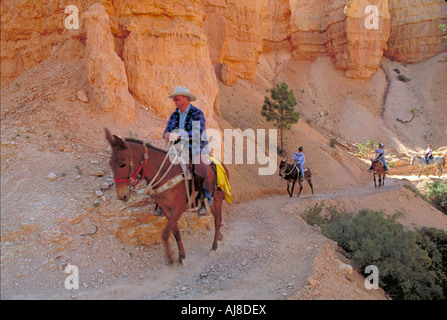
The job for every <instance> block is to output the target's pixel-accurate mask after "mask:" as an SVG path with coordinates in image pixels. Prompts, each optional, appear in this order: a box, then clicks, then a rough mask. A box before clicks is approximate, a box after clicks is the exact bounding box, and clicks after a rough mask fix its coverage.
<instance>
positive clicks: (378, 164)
mask: <svg viewBox="0 0 447 320" xmlns="http://www.w3.org/2000/svg"><path fill="white" fill-rule="evenodd" d="M371 168H372V172H373V177H374V186H375V187H376V188H377V183H376V174H377V175H378V176H379V188H380V187H381V186H384V185H385V175H386V171H385V165H384V164H383V162H382V160H380V159H377V160H373V159H371Z"/></svg>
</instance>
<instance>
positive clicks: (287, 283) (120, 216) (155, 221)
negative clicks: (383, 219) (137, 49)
mask: <svg viewBox="0 0 447 320" xmlns="http://www.w3.org/2000/svg"><path fill="white" fill-rule="evenodd" d="M262 59H266V62H264V61H263V60H262ZM262 59H261V63H260V75H259V78H258V80H257V81H256V82H253V83H249V82H243V81H240V83H238V84H237V85H235V86H233V87H225V86H222V85H221V86H220V102H221V107H220V113H221V117H219V116H216V120H217V122H218V123H219V126H220V128H221V130H222V129H224V128H230V129H235V128H240V129H242V130H245V129H247V128H255V129H258V128H271V124H269V123H266V122H265V121H264V120H263V119H262V118H261V117H260V116H259V112H260V106H261V105H262V101H263V97H264V96H265V94H266V87H265V85H264V84H263V83H269V81H270V80H268V78H269V67H268V63H267V62H268V57H263V58H262ZM435 59H436V58H435ZM328 62H329V60H328V59H326V58H324V59H319V60H318V61H317V62H315V63H313V64H310V63H301V64H299V63H296V70H298V71H292V70H291V69H287V68H286V70H285V71H283V72H282V73H281V74H282V75H283V77H284V79H285V80H288V81H290V82H291V83H293V85H292V86H291V87H293V88H294V90H295V92H301V93H302V94H301V95H300V97H299V100H300V105H299V106H298V107H299V108H300V110H301V112H302V118H301V119H300V122H299V123H298V124H297V125H295V126H294V127H293V129H292V131H291V132H289V133H288V134H287V136H286V138H285V141H286V149H287V151H288V154H287V156H286V157H290V156H291V154H292V153H293V152H294V149H296V148H297V147H298V146H299V145H304V147H305V152H306V156H307V159H308V163H309V166H310V167H311V168H312V170H313V172H314V178H313V182H314V186H315V195H313V196H312V195H310V191H309V189H308V187H307V185H304V189H303V193H302V196H301V197H300V198H296V197H294V198H289V197H288V196H287V195H286V190H285V182H284V181H283V180H282V179H281V178H280V177H279V176H278V174H277V172H276V173H275V174H273V175H270V176H259V175H258V169H259V167H261V166H260V165H236V164H230V165H229V168H230V178H231V184H232V191H233V196H234V203H233V204H232V205H227V204H226V205H225V206H224V226H223V234H224V240H223V242H221V243H220V247H219V248H218V250H217V252H216V253H214V254H210V251H209V249H210V247H211V242H212V236H213V231H212V221H211V219H210V218H209V217H205V218H200V219H199V218H198V217H197V216H196V215H194V214H185V215H184V217H183V218H182V220H181V223H180V226H181V231H182V236H183V241H184V245H185V248H186V254H187V258H186V260H185V261H184V266H183V267H180V268H177V267H176V268H170V267H168V266H167V265H166V263H165V258H164V253H163V246H162V245H161V243H160V232H161V230H162V228H163V226H164V224H165V219H164V218H159V217H153V216H152V215H151V214H150V208H151V205H150V204H148V203H147V201H146V200H147V199H145V198H143V199H135V200H134V201H132V202H130V203H126V204H124V203H121V202H119V201H117V200H116V196H115V192H114V188H113V187H111V188H110V183H111V181H112V180H111V178H112V176H111V171H110V168H109V166H108V157H109V149H110V148H109V146H108V143H107V142H106V140H105V138H104V131H103V128H104V127H108V128H110V129H111V130H112V132H113V133H114V134H119V135H121V136H123V137H128V136H132V137H137V138H140V139H143V140H145V141H149V142H152V143H154V144H155V145H158V146H163V141H161V140H160V134H161V132H162V131H163V128H164V124H165V120H164V119H159V118H158V117H157V116H156V115H154V114H151V113H150V112H149V111H148V110H146V108H145V107H144V106H138V109H137V113H138V117H137V118H138V119H139V120H138V121H137V122H136V123H134V124H133V125H130V126H124V125H122V124H120V123H117V122H114V121H112V120H110V119H109V118H108V117H107V115H104V114H102V112H101V111H100V110H97V109H96V108H95V106H94V105H93V104H91V103H83V102H80V101H79V100H77V99H76V92H77V91H78V90H79V89H82V88H84V89H85V90H86V91H87V92H88V89H87V87H88V84H87V83H86V82H85V80H83V79H85V74H84V71H83V69H82V67H79V65H78V63H77V62H76V61H73V62H61V61H59V60H51V59H50V60H48V61H45V62H44V63H43V64H41V65H40V66H38V67H36V68H35V69H33V70H31V71H30V72H27V73H26V74H24V75H22V76H20V77H19V78H18V79H17V81H16V82H15V83H17V85H15V84H12V85H11V86H9V87H7V88H4V89H2V110H1V120H2V127H1V156H2V157H1V173H2V179H1V191H2V192H1V204H2V206H1V247H2V252H1V289H2V290H1V296H2V299H33V298H38V299H163V300H164V299H272V300H279V299H385V298H386V296H385V294H384V293H383V292H382V291H380V290H379V291H376V290H374V291H370V290H366V289H365V287H364V285H363V281H364V278H363V276H361V275H360V274H358V273H357V272H356V271H354V272H353V273H349V272H346V269H345V267H346V265H351V264H352V263H351V262H350V261H349V260H348V259H346V258H345V257H344V256H343V255H342V254H341V253H340V252H339V250H338V249H337V247H336V245H335V244H334V243H333V242H332V241H330V240H328V239H326V238H325V237H323V236H322V235H321V234H320V233H319V232H318V230H316V229H315V228H314V227H312V226H308V225H306V224H305V223H304V222H303V221H302V219H301V218H300V215H301V213H302V212H303V211H304V210H306V209H307V208H309V207H311V206H313V205H314V204H315V203H317V202H320V201H324V202H325V204H328V205H332V204H333V205H337V206H339V207H340V208H342V209H346V210H358V209H360V208H368V207H369V208H372V209H375V210H379V209H380V210H385V212H386V213H389V214H393V213H394V212H395V211H400V212H403V213H404V214H405V215H404V216H403V217H402V218H401V220H400V221H401V222H402V223H403V224H404V225H405V226H406V227H408V228H419V227H421V226H434V227H437V228H441V229H444V230H447V220H446V217H447V216H446V215H443V214H442V213H441V212H439V211H437V210H436V209H434V208H433V207H431V206H430V205H429V204H427V203H426V202H425V201H423V200H422V199H421V198H419V197H417V196H416V195H415V194H414V192H412V191H411V190H409V189H408V188H406V187H404V186H403V185H404V184H406V183H412V184H414V185H417V186H419V187H420V188H422V186H423V184H424V183H425V182H426V181H430V180H435V179H439V178H437V177H435V176H433V175H430V176H429V177H428V178H427V177H422V178H421V179H416V178H415V177H414V176H413V175H410V174H408V175H401V176H391V177H388V178H387V180H386V183H385V187H383V188H381V189H375V188H374V185H373V181H372V177H371V174H369V173H368V172H366V167H367V163H365V162H364V161H362V160H360V159H358V158H357V157H355V156H354V155H353V154H352V153H351V152H350V151H349V150H347V149H345V148H343V147H341V146H337V148H332V147H330V146H329V141H328V140H329V138H328V134H329V135H339V134H340V135H341V134H342V133H343V136H342V138H343V139H344V140H347V141H350V142H351V143H354V142H359V140H360V141H362V140H363V139H364V138H367V137H372V138H374V140H379V139H382V138H384V139H385V138H386V137H385V136H386V134H387V130H390V132H391V129H387V128H386V127H391V126H390V125H389V123H388V124H387V122H386V121H387V120H386V117H385V118H383V117H382V118H381V116H380V114H381V113H380V109H381V108H382V107H383V106H382V105H381V104H382V103H383V101H389V100H387V99H385V100H384V99H383V97H382V95H383V94H385V93H387V89H386V88H387V84H386V77H385V74H384V72H379V73H378V74H377V75H375V76H374V77H373V78H372V79H371V80H369V81H366V82H361V83H359V82H355V81H353V80H347V79H346V80H343V79H344V78H343V77H342V76H341V75H340V73H339V72H338V71H337V70H334V69H333V68H332V67H331V65H330V63H328ZM288 63H292V61H288ZM427 63H428V62H427ZM430 63H431V67H432V68H435V67H437V66H438V65H437V63H438V62H437V61H435V60H433V61H431V62H430ZM284 65H286V60H284ZM425 66H426V68H428V67H427V64H426V65H425ZM429 66H430V65H429ZM443 68H444V66H443ZM299 72H302V73H299ZM322 72H324V73H325V74H326V76H330V77H329V78H327V79H326V80H325V78H324V77H323V75H322V74H321V73H322ZM293 74H295V75H293ZM302 74H308V75H309V77H308V78H306V77H302V76H301V75H302ZM305 79H308V80H305ZM292 80H293V81H292ZM334 80H336V81H334ZM329 82H331V83H336V85H337V88H335V89H337V90H345V93H344V94H342V93H340V91H335V93H334V92H332V91H333V88H331V87H330V85H329V84H328V83H329ZM316 84H319V85H318V86H316ZM444 84H445V83H444ZM300 86H303V89H301V90H300V89H299V88H301V87H300ZM349 88H351V89H349ZM372 88H373V89H372ZM389 88H393V87H392V86H390V87H389ZM444 88H445V87H444ZM317 89H318V90H317ZM413 89H414V88H413ZM303 90H304V92H303ZM316 90H317V91H316ZM348 90H352V92H351V93H349V92H348ZM374 90H376V92H377V96H376V97H375V96H371V95H369V94H368V93H369V92H374ZM331 92H332V93H331ZM389 92H392V93H393V94H394V90H393V89H391V91H389ZM444 92H445V91H444ZM312 97H313V98H312ZM347 97H349V99H348V98H347ZM315 99H317V100H315ZM346 99H348V100H349V101H354V102H355V103H352V104H349V103H348V102H347V100H346ZM314 100H315V102H314ZM368 101H370V102H372V103H374V104H375V109H373V110H369V109H368V108H366V107H365V108H364V109H363V112H361V113H352V112H351V111H352V110H353V109H352V108H353V106H354V105H359V106H360V107H359V108H363V107H362V106H363V105H367V103H368ZM436 101H438V102H436V103H434V107H436V106H438V104H437V103H442V102H443V101H444V102H445V96H442V97H441V96H440V97H437V100H436ZM386 103H389V102H386ZM329 105H330V106H331V109H330V111H329V113H328V114H326V116H325V118H324V117H323V118H318V119H319V120H318V121H316V118H315V119H314V120H312V119H313V118H312V116H313V114H314V113H315V112H317V111H319V110H323V109H321V108H320V107H322V106H329ZM344 107H348V108H351V109H348V110H345V109H344ZM434 107H433V108H434ZM427 109H428V107H427ZM350 110H351V111H350ZM430 110H431V109H430ZM323 111H324V110H323ZM346 112H348V113H346ZM363 113H364V114H363ZM346 114H350V115H351V117H352V119H351V120H352V121H351V123H356V121H360V122H362V123H363V122H365V121H366V123H368V127H362V128H360V127H359V128H354V127H353V128H351V127H348V126H347V124H346V123H345V122H343V121H345V120H343V121H342V119H344V118H346ZM426 114H428V112H427V113H424V115H426ZM381 121H385V123H386V124H387V125H386V126H384V125H383V123H382V122H381ZM427 121H428V120H427ZM344 129H346V130H344ZM360 129H362V130H361V131H359V130H360ZM363 129H364V130H363ZM424 130H425V129H424ZM440 130H445V127H442V128H441V129H440ZM407 131H408V132H410V130H407ZM358 132H361V133H362V136H359V137H357V133H358ZM376 132H380V134H377V136H375V133H376ZM408 132H407V133H406V134H405V135H409V133H408ZM414 134H415V135H418V136H420V132H415V133H414ZM402 136H403V135H402ZM340 137H341V136H340ZM396 137H401V135H400V134H399V132H397V133H393V138H392V139H391V140H393V139H395V138H396ZM432 137H433V138H436V137H438V134H434V135H433V136H432ZM439 137H440V138H436V139H438V140H436V143H437V145H438V146H439V145H441V144H442V143H443V142H442V139H443V137H444V136H442V135H439ZM357 138H358V139H357ZM411 141H412V140H411V137H408V138H405V139H402V140H399V139H397V138H396V139H395V143H394V144H393V149H394V150H395V152H401V151H402V150H407V149H408V150H414V151H417V148H416V147H414V149H412V148H413V146H412V144H411V143H410V142H411ZM423 142H426V141H425V140H424V141H423ZM421 144H422V142H421ZM446 145H447V144H446ZM421 147H423V146H422V145H421ZM278 162H279V159H278ZM50 173H54V178H51V176H50ZM403 178H406V179H407V180H408V181H410V182H407V181H406V180H405V181H404V180H402V179H403ZM441 179H445V174H444V175H443V176H442V177H441ZM173 245H175V244H174V243H173ZM68 265H74V266H76V267H77V268H78V270H79V281H80V288H79V289H77V290H75V289H70V290H68V289H66V288H65V285H64V283H65V280H66V278H67V274H66V273H65V272H64V271H65V270H66V267H67V266H68Z"/></svg>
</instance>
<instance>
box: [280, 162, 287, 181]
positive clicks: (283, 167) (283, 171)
mask: <svg viewBox="0 0 447 320" xmlns="http://www.w3.org/2000/svg"><path fill="white" fill-rule="evenodd" d="M286 168H287V161H284V160H281V162H280V163H279V176H280V177H283V178H284V176H285V175H284V173H285V170H286Z"/></svg>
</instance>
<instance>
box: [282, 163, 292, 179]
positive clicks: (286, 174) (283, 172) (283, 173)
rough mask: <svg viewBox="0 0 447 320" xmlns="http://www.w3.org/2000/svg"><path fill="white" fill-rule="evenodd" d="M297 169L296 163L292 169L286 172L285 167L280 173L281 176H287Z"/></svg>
mask: <svg viewBox="0 0 447 320" xmlns="http://www.w3.org/2000/svg"><path fill="white" fill-rule="evenodd" d="M285 164H287V162H286V163H285ZM295 169H296V165H293V166H292V169H290V171H289V172H287V173H286V172H285V171H286V170H285V168H284V170H282V172H281V173H280V174H281V177H283V178H285V177H286V176H288V175H289V174H291V173H292V172H293V170H295Z"/></svg>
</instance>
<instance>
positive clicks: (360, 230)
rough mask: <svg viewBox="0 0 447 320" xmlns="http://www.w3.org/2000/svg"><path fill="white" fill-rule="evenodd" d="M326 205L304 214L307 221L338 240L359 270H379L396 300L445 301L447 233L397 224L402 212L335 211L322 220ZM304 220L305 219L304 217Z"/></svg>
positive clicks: (381, 282)
mask: <svg viewBox="0 0 447 320" xmlns="http://www.w3.org/2000/svg"><path fill="white" fill-rule="evenodd" d="M322 208H323V204H322V203H320V204H316V205H315V206H314V207H313V208H310V209H308V210H306V211H305V212H304V213H303V219H304V220H305V221H306V219H308V220H309V221H311V223H317V224H318V223H320V224H319V226H320V227H321V228H322V232H323V234H324V235H325V236H327V237H328V238H330V239H332V240H334V241H337V242H338V244H339V245H340V246H341V247H342V248H343V249H344V250H345V251H346V252H347V253H348V255H349V256H350V258H351V259H352V260H353V262H354V264H355V266H356V268H357V269H358V270H360V271H363V270H364V269H365V267H366V266H368V265H375V266H377V268H378V269H379V284H380V286H381V287H382V288H383V289H384V290H385V291H386V292H387V293H388V294H389V295H390V296H391V297H392V298H393V299H405V300H413V299H424V300H432V299H444V298H445V297H446V292H447V233H446V232H445V231H442V230H437V229H427V228H425V229H422V230H421V231H420V232H416V231H411V230H404V228H403V226H402V225H401V224H400V223H398V222H397V221H396V219H397V217H398V216H400V215H401V214H402V213H399V212H397V213H396V214H395V215H393V216H386V215H385V214H384V212H383V211H373V210H370V209H363V210H360V211H358V212H357V213H347V212H338V211H337V210H336V209H335V208H331V209H330V213H331V218H330V219H323V218H322V219H320V218H318V217H317V214H320V213H321V212H322ZM304 216H305V217H306V218H304Z"/></svg>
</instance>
